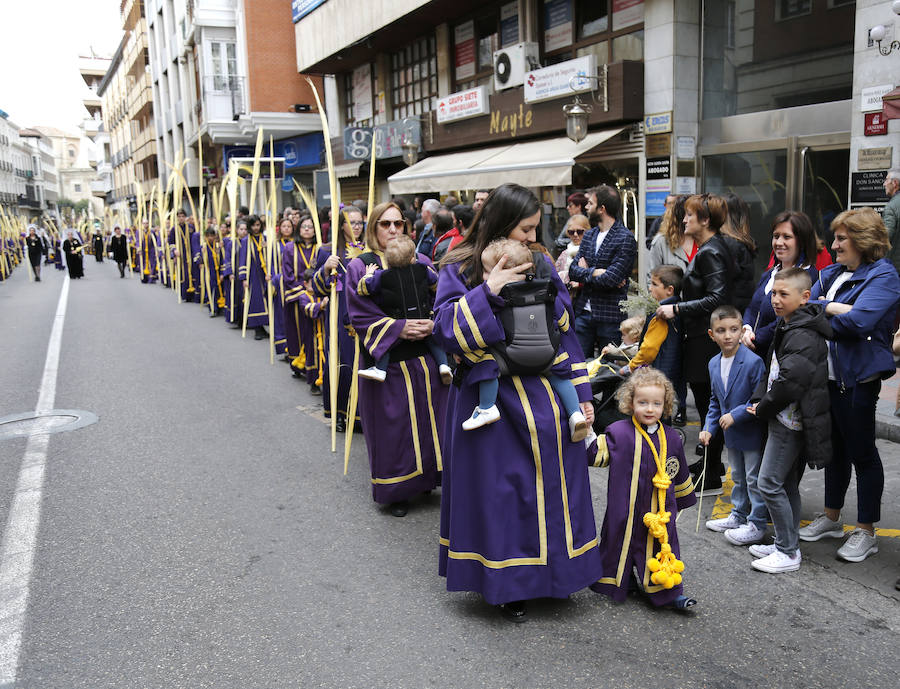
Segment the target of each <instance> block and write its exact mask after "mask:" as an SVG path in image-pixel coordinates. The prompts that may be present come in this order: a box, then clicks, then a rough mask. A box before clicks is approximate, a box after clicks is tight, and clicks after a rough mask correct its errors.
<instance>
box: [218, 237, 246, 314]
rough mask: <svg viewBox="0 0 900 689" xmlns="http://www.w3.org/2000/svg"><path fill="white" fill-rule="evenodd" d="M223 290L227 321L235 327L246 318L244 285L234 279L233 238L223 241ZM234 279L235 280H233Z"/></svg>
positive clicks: (235, 269)
mask: <svg viewBox="0 0 900 689" xmlns="http://www.w3.org/2000/svg"><path fill="white" fill-rule="evenodd" d="M222 245H223V255H222V288H223V289H224V290H225V320H226V321H228V322H229V323H231V324H233V325H237V324H239V323H241V319H242V318H243V317H244V284H243V283H242V282H241V281H240V280H238V279H237V278H236V277H234V275H235V273H236V272H237V256H234V255H233V254H232V243H231V237H225V239H223V240H222ZM232 278H233V279H232Z"/></svg>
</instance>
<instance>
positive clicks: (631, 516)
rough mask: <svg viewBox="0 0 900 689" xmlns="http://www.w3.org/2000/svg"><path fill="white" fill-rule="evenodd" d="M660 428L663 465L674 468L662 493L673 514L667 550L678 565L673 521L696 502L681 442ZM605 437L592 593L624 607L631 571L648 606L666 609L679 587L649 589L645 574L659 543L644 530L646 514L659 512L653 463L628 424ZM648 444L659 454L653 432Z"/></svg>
mask: <svg viewBox="0 0 900 689" xmlns="http://www.w3.org/2000/svg"><path fill="white" fill-rule="evenodd" d="M660 428H661V429H664V431H665V434H666V449H667V452H666V454H667V455H668V457H666V465H667V466H672V468H673V469H674V465H675V462H672V461H670V459H674V460H676V461H677V465H678V469H677V472H676V473H675V476H671V475H670V476H669V478H670V479H671V480H672V484H671V485H670V486H669V489H668V491H667V492H666V511H668V512H671V514H672V516H671V518H670V520H669V524H668V533H669V545H671V546H672V552H673V553H674V554H675V557H677V558H679V559H680V557H681V556H680V551H679V548H678V531H677V530H676V528H675V519H676V517H677V516H678V510H680V509H685V508H687V507H690V506H691V505H693V504H694V503H696V502H697V496H696V495H694V483H693V481H692V480H691V474H690V471H688V467H687V460H686V459H685V457H684V447H683V446H682V444H681V437H680V436H679V435H678V434H677V433H676V432H675V431H673V430H672V429H671V428H669V427H668V426H666V425H664V424H660ZM605 436H606V447H607V448H608V455H606V456H605V457H604V458H603V460H602V461H601V462H600V463H599V464H598V466H606V465H607V464H608V466H609V482H608V489H607V503H606V516H604V518H603V527H602V528H601V530H600V557H601V559H602V564H603V573H602V575H601V576H600V577H599V579H598V581H597V582H596V583H594V584H592V585H591V588H592V589H593V590H594V591H598V592H600V593H605V594H607V595H608V596H611V597H612V598H613V600H617V601H623V600H625V597H626V596H627V595H628V585H629V581H630V578H631V572H632V568H633V569H634V570H636V576H637V578H638V581H639V582H640V584H641V587H642V588H643V590H644V592H645V593H646V594H647V596H648V597H649V598H650V601H651V602H652V603H653V604H654V605H666V604H668V603H671V602H672V601H673V600H675V599H676V598H677V597H678V596H680V595H682V593H683V591H684V587H683V585H682V584H678V585H677V586H674V587H672V588H670V589H664V588H663V587H662V586H658V585H656V584H653V583H651V582H650V571H649V570H648V569H647V560H648V559H649V558H651V557H654V556H655V555H656V554H657V553H658V552H659V548H660V543H659V541H657V540H656V539H654V538H652V537H651V536H650V534H649V532H648V531H647V527H646V526H645V525H644V515H645V514H646V513H647V512H650V511H652V512H656V511H657V508H658V499H657V495H658V492H657V490H656V488H654V487H653V482H652V481H653V476H654V475H655V474H656V461H655V460H654V459H653V453H652V452H651V451H650V448H649V447H647V444H646V441H644V439H643V438H642V437H641V436H640V435H639V434H638V431H637V428H635V426H634V423H633V422H632V420H631V419H623V420H621V421H616V422H615V423H612V424H610V425H609V426H608V427H607V428H606V434H605ZM650 439H651V440H652V441H653V444H654V447H656V449H657V451H658V450H659V434H658V432H657V433H656V434H654V435H652V436H650ZM636 450H637V451H636ZM685 573H686V574H687V575H688V576H690V573H691V565H690V563H687V564H686V565H685Z"/></svg>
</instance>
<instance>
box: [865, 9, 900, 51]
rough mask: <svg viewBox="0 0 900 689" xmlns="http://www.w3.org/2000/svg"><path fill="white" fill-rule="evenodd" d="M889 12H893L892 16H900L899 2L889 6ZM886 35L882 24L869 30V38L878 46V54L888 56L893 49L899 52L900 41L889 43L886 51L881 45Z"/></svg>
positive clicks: (885, 29)
mask: <svg viewBox="0 0 900 689" xmlns="http://www.w3.org/2000/svg"><path fill="white" fill-rule="evenodd" d="M891 10H893V12H894V14H897V15H900V0H894V2H893V3H892V4H891ZM886 35H887V28H886V27H885V26H884V25H883V24H879V25H878V26H873V27H872V28H871V29H869V38H871V39H872V40H873V41H875V43H877V44H878V52H879V53H881V54H882V55H884V56H887V55H890V54H891V53H892V52H893V51H894V50H895V49H896V50H900V41H891V42H890V43H889V44H888V47H887V48H886V49H885V48H884V47H883V46H882V45H881V42H882V41H883V40H884V37H885V36H886Z"/></svg>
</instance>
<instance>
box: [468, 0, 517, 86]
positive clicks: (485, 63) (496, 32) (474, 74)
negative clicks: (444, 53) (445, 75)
mask: <svg viewBox="0 0 900 689" xmlns="http://www.w3.org/2000/svg"><path fill="white" fill-rule="evenodd" d="M512 4H515V3H512ZM507 21H509V20H507ZM515 21H516V25H515V33H516V38H517V39H518V14H516V15H515ZM500 27H501V23H500V9H499V8H495V9H493V10H492V11H491V12H489V13H488V14H482V15H479V16H476V17H474V18H472V19H469V20H467V21H464V22H462V23H461V24H457V25H456V26H455V27H453V35H452V40H453V64H454V70H453V82H454V88H453V90H454V91H465V90H466V89H470V88H475V87H476V86H479V85H481V84H491V83H492V82H493V76H494V51H495V50H499V49H500V44H501V28H500ZM507 28H508V30H507V33H508V34H510V35H509V36H508V38H509V39H511V38H512V33H513V30H512V27H511V26H510V27H507ZM516 42H517V41H508V44H514V43H516Z"/></svg>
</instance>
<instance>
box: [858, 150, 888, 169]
mask: <svg viewBox="0 0 900 689" xmlns="http://www.w3.org/2000/svg"><path fill="white" fill-rule="evenodd" d="M893 150H894V149H893V147H892V146H879V147H878V148H861V149H859V153H858V154H857V158H856V167H857V169H858V170H884V169H885V168H889V167H890V166H891V154H892V153H893Z"/></svg>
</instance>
